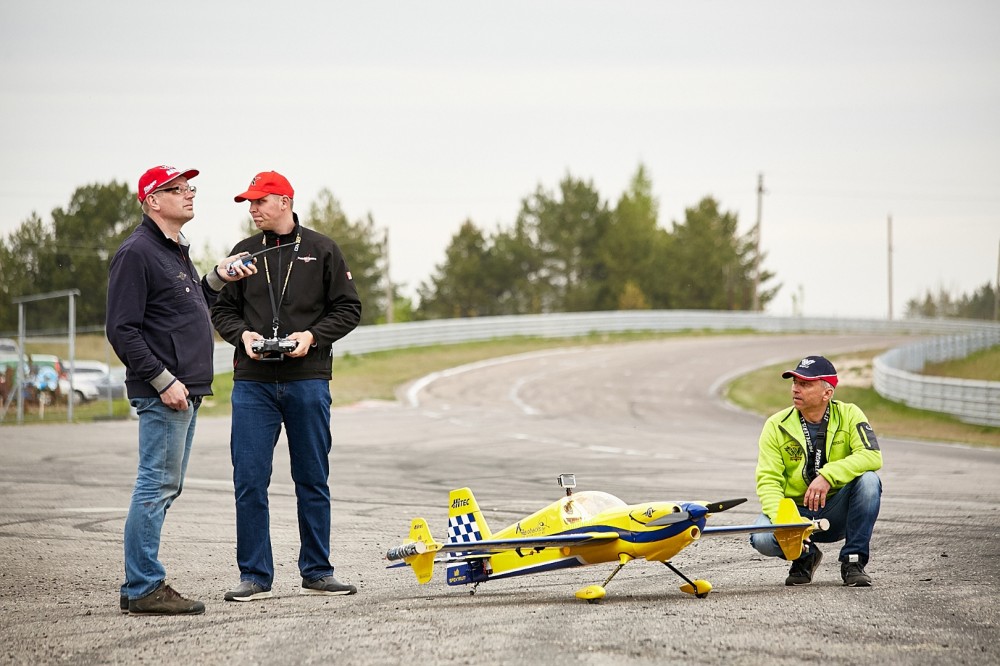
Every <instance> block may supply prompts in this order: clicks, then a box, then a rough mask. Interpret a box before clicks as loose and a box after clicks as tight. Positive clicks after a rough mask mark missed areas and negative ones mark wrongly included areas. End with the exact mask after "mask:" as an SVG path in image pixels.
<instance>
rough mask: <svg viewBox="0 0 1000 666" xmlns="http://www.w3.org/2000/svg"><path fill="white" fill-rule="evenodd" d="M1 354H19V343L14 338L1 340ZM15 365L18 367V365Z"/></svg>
mask: <svg viewBox="0 0 1000 666" xmlns="http://www.w3.org/2000/svg"><path fill="white" fill-rule="evenodd" d="M0 354H15V355H16V354H17V342H15V341H14V340H13V338H0ZM14 365H17V364H16V363H15V364H14Z"/></svg>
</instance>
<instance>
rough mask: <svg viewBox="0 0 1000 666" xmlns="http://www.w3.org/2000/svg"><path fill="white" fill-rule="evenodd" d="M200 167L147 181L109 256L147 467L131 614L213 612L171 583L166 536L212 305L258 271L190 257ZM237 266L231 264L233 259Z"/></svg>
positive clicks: (150, 175)
mask: <svg viewBox="0 0 1000 666" xmlns="http://www.w3.org/2000/svg"><path fill="white" fill-rule="evenodd" d="M197 175H198V171H196V170H194V169H189V170H187V171H181V170H179V169H175V168H173V167H169V166H158V167H153V168H151V169H149V170H147V171H146V173H144V174H143V175H142V177H141V178H139V195H138V196H139V203H140V204H142V212H143V216H142V222H141V223H140V224H139V226H138V227H136V229H135V231H133V232H132V234H131V235H130V236H129V237H128V238H126V239H125V242H123V243H122V244H121V247H119V248H118V251H117V252H115V255H114V257H113V258H112V259H111V266H110V268H109V274H108V309H107V334H108V340H109V341H110V342H111V346H112V347H113V348H114V350H115V354H117V356H118V358H119V359H121V361H122V363H124V364H125V368H126V373H125V386H126V388H127V390H128V397H129V401H130V403H131V405H132V407H133V408H134V409H135V410H136V412H137V413H138V415H139V469H138V474H137V476H136V481H135V489H134V490H133V491H132V501H131V504H130V505H129V510H128V518H127V519H126V520H125V535H124V541H125V583H124V584H123V585H122V586H121V610H122V612H123V613H131V614H132V615H179V614H199V613H204V612H205V605H204V604H203V603H202V602H200V601H193V600H189V599H185V598H184V597H182V596H181V595H180V594H178V593H177V592H175V591H174V589H173V588H172V587H170V586H169V585H167V583H166V580H165V579H166V571H165V570H164V568H163V564H161V563H160V561H159V559H158V557H159V550H160V532H161V530H162V528H163V521H164V519H165V518H166V514H167V509H169V508H170V505H171V504H172V503H173V501H174V500H175V499H177V497H178V496H179V495H180V494H181V489H182V487H183V485H184V473H185V471H186V469H187V463H188V457H189V456H190V453H191V443H192V441H193V438H194V430H195V421H196V418H197V414H198V407H199V406H200V405H201V400H202V398H203V397H204V396H206V395H212V377H213V375H214V367H213V366H214V364H213V362H212V360H213V352H214V348H215V341H214V340H213V339H212V323H211V320H210V318H209V307H210V306H211V305H212V303H214V302H215V299H216V296H217V295H218V292H219V290H221V289H222V287H223V286H224V285H225V283H226V282H233V281H236V280H240V279H242V278H243V277H245V276H247V275H252V274H253V273H255V272H256V271H257V269H256V267H255V266H253V265H252V264H251V265H244V264H243V263H242V261H240V260H239V259H240V257H238V256H231V257H227V258H226V259H223V260H222V261H221V262H219V264H220V265H221V266H223V268H222V269H220V268H219V267H218V266H216V268H215V269H213V270H212V271H209V273H208V275H206V276H205V277H204V278H200V279H199V277H198V271H197V269H196V268H195V267H194V264H193V263H191V256H190V246H189V244H188V240H187V238H185V236H184V234H183V233H181V227H183V226H184V225H185V224H187V223H188V222H189V221H190V220H191V219H192V218H193V217H194V196H195V187H194V186H193V185H190V184H189V182H188V181H189V180H190V179H192V178H194V177H195V176H197ZM233 262H235V263H236V266H234V267H232V268H228V267H229V265H230V264H231V263H233Z"/></svg>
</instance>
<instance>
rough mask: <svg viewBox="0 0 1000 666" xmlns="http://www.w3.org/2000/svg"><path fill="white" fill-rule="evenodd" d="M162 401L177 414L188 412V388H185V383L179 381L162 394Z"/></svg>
mask: <svg viewBox="0 0 1000 666" xmlns="http://www.w3.org/2000/svg"><path fill="white" fill-rule="evenodd" d="M160 400H161V401H163V404H164V405H166V406H167V407H169V408H170V409H172V410H174V411H175V412H186V411H187V408H188V390H187V386H184V382H182V381H181V380H179V379H178V380H177V381H175V382H174V383H173V384H171V385H170V386H169V387H168V388H167V390H166V391H164V392H163V393H161V394H160Z"/></svg>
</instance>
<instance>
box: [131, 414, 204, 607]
mask: <svg viewBox="0 0 1000 666" xmlns="http://www.w3.org/2000/svg"><path fill="white" fill-rule="evenodd" d="M130 403H131V405H132V407H133V408H135V410H136V412H137V413H138V415H139V471H138V474H137V475H136V479H135V489H134V490H133V491H132V502H131V503H130V504H129V507H128V518H126V519H125V583H124V584H123V585H122V587H121V593H122V594H123V595H125V596H127V597H128V598H129V599H141V598H142V597H145V596H147V595H149V594H152V593H153V592H154V591H155V590H156V588H158V587H159V586H160V583H162V582H163V581H164V580H165V579H166V577H167V573H166V570H165V569H164V568H163V565H162V564H161V563H160V560H159V553H160V531H161V530H162V528H163V521H164V520H165V519H166V517H167V509H169V508H170V505H171V504H173V502H174V500H175V499H177V498H178V497H179V496H180V494H181V490H182V489H183V487H184V473H185V471H187V464H188V458H189V457H190V455H191V442H192V440H193V439H194V426H195V422H196V421H197V419H198V407H200V406H201V396H194V397H192V398H189V399H188V408H187V410H185V411H183V412H178V411H174V410H173V409H171V408H170V407H167V406H166V405H165V404H163V401H162V400H160V399H159V398H132V400H130Z"/></svg>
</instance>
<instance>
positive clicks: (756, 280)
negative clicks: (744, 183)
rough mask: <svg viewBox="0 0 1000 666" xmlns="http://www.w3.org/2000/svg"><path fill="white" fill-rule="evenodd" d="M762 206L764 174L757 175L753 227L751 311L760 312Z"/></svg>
mask: <svg viewBox="0 0 1000 666" xmlns="http://www.w3.org/2000/svg"><path fill="white" fill-rule="evenodd" d="M763 205H764V174H762V173H759V174H757V225H756V226H755V227H754V242H755V245H756V248H755V249H754V257H753V311H754V312H759V311H760V212H761V208H762V207H763Z"/></svg>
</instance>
